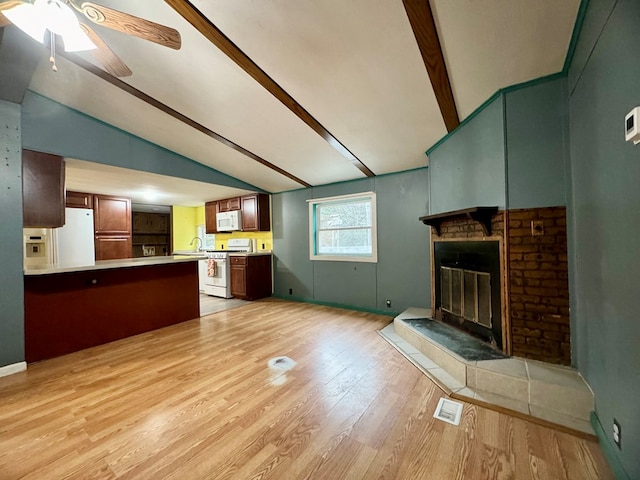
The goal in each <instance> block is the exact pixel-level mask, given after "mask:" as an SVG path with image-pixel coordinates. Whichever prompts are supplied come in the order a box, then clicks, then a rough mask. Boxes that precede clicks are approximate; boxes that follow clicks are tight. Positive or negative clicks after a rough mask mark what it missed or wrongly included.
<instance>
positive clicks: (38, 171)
mask: <svg viewBox="0 0 640 480" xmlns="http://www.w3.org/2000/svg"><path fill="white" fill-rule="evenodd" d="M64 204H65V201H64V160H63V159H62V157H60V156H58V155H51V154H49V153H42V152H34V151H32V150H23V151H22V220H23V225H24V226H25V227H39V228H41V227H54V228H55V227H62V226H63V225H64Z"/></svg>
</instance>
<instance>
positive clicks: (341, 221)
mask: <svg viewBox="0 0 640 480" xmlns="http://www.w3.org/2000/svg"><path fill="white" fill-rule="evenodd" d="M307 202H309V243H310V245H309V250H310V258H311V260H331V261H345V262H377V261H378V249H377V241H376V194H375V193H374V192H366V193H358V194H353V195H343V196H340V197H329V198H314V199H312V200H307Z"/></svg>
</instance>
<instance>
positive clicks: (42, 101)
mask: <svg viewBox="0 0 640 480" xmlns="http://www.w3.org/2000/svg"><path fill="white" fill-rule="evenodd" d="M22 145H23V147H24V148H29V149H32V150H37V151H43V152H48V153H54V154H56V155H62V156H63V157H72V158H77V159H80V160H88V161H92V162H97V163H104V164H107V165H113V166H116V167H123V168H131V169H134V170H141V171H145V172H151V173H158V174H160V175H168V176H172V177H180V178H187V179H191V180H197V181H200V182H209V183H215V184H218V185H226V186H229V187H237V188H243V189H246V190H253V191H262V190H260V189H259V188H256V187H254V186H253V185H250V184H248V183H245V182H242V181H240V180H238V179H236V178H233V177H230V176H229V175H225V174H223V173H221V172H218V171H217V170H214V169H212V168H209V167H207V166H205V165H202V164H200V163H197V162H194V161H193V160H190V159H188V158H186V157H183V156H181V155H178V154H176V153H173V152H170V151H169V150H166V149H164V148H162V147H159V146H157V145H154V144H152V143H149V142H147V141H145V140H142V139H141V138H138V137H135V136H133V135H131V134H128V133H126V132H124V131H122V130H119V129H117V128H114V127H112V126H110V125H107V124H105V123H103V122H100V121H98V120H96V119H94V118H91V117H88V116H86V115H84V114H82V113H79V112H77V111H75V110H72V109H70V108H67V107H65V106H63V105H61V104H59V103H56V102H54V101H52V100H49V99H47V98H45V97H42V96H40V95H37V94H35V93H33V92H27V93H26V95H25V97H24V101H23V102H22Z"/></svg>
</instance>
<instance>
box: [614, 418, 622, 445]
mask: <svg viewBox="0 0 640 480" xmlns="http://www.w3.org/2000/svg"><path fill="white" fill-rule="evenodd" d="M613 443H615V444H616V446H617V447H618V448H619V449H622V427H621V426H620V424H619V423H618V420H616V419H615V418H614V419H613Z"/></svg>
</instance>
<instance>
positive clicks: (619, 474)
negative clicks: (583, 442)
mask: <svg viewBox="0 0 640 480" xmlns="http://www.w3.org/2000/svg"><path fill="white" fill-rule="evenodd" d="M591 426H592V427H593V430H594V431H595V432H596V435H597V436H598V440H599V441H600V446H601V447H602V453H603V454H604V456H605V458H606V459H607V462H609V466H610V467H611V470H613V474H614V475H615V477H616V478H617V479H618V480H631V477H630V476H629V475H627V472H626V471H625V470H624V467H623V466H622V463H621V462H620V460H619V459H618V456H617V455H616V453H615V447H614V446H613V444H612V443H611V441H610V440H609V438H608V437H607V435H606V434H605V433H604V429H603V428H602V424H601V423H600V419H599V418H598V414H597V413H596V412H595V411H593V412H591Z"/></svg>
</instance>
